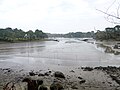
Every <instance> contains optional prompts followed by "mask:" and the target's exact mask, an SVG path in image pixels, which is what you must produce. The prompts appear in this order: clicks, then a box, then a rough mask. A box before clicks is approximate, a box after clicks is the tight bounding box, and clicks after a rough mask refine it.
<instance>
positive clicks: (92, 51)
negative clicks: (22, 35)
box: [0, 39, 120, 70]
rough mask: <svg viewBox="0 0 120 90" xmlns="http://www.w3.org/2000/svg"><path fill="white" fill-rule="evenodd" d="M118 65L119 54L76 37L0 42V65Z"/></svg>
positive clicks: (27, 67) (44, 66) (29, 66)
mask: <svg viewBox="0 0 120 90" xmlns="http://www.w3.org/2000/svg"><path fill="white" fill-rule="evenodd" d="M108 65H115V66H118V65H120V56H119V55H117V56H115V55H112V54H107V53H104V52H103V50H102V48H101V49H100V48H99V49H98V48H97V47H96V45H95V44H90V43H86V42H83V41H80V40H79V39H59V42H56V41H41V42H23V43H7V44H6V43H5V44H4V43H3V44H0V67H2V68H8V67H10V68H14V69H20V68H24V69H30V70H31V69H38V68H41V69H45V68H50V67H52V68H54V69H58V68H59V67H68V68H69V67H76V66H78V67H79V66H108Z"/></svg>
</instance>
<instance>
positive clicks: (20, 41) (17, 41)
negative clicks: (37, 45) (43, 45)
mask: <svg viewBox="0 0 120 90" xmlns="http://www.w3.org/2000/svg"><path fill="white" fill-rule="evenodd" d="M36 41H57V42H59V41H58V40H57V39H47V38H46V39H36V40H16V41H4V40H0V44H3V43H6V44H7V43H22V42H36Z"/></svg>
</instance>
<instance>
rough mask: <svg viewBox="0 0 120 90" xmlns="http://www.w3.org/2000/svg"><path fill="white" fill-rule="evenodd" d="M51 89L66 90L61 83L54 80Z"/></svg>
mask: <svg viewBox="0 0 120 90" xmlns="http://www.w3.org/2000/svg"><path fill="white" fill-rule="evenodd" d="M50 90H64V88H63V86H62V84H61V83H58V82H54V83H53V84H51V86H50Z"/></svg>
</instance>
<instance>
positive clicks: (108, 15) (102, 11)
mask: <svg viewBox="0 0 120 90" xmlns="http://www.w3.org/2000/svg"><path fill="white" fill-rule="evenodd" d="M96 10H97V11H99V12H102V13H104V14H106V15H108V16H111V17H114V18H117V19H120V17H118V16H115V15H112V14H109V13H107V12H104V11H102V10H99V9H96Z"/></svg>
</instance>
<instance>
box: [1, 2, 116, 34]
mask: <svg viewBox="0 0 120 90" xmlns="http://www.w3.org/2000/svg"><path fill="white" fill-rule="evenodd" d="M113 1H114V0H0V28H6V27H12V28H18V29H22V30H24V31H28V30H33V31H34V30H35V29H40V30H43V31H44V32H49V33H68V32H77V31H78V32H79V31H81V32H86V31H92V30H94V27H95V28H96V29H100V30H103V29H104V28H106V27H110V26H114V24H111V23H109V22H107V21H106V20H105V18H104V16H105V15H104V14H103V13H101V12H99V11H97V10H96V9H100V10H106V9H107V8H108V7H109V6H110V5H111V3H112V2H113Z"/></svg>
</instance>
